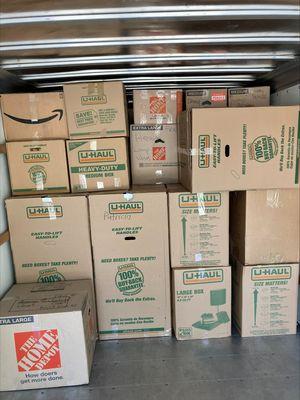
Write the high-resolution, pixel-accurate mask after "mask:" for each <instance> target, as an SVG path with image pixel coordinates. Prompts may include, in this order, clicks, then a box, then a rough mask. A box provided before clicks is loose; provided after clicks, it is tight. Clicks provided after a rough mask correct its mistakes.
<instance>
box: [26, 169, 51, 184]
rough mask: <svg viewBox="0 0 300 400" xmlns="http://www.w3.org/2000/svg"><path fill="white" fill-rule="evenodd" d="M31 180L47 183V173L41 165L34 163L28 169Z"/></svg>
mask: <svg viewBox="0 0 300 400" xmlns="http://www.w3.org/2000/svg"><path fill="white" fill-rule="evenodd" d="M28 173H29V177H30V180H31V181H32V182H33V183H35V184H40V183H41V182H43V183H45V182H46V180H47V173H46V170H45V168H44V167H42V166H41V165H34V166H33V167H31V168H29V170H28Z"/></svg>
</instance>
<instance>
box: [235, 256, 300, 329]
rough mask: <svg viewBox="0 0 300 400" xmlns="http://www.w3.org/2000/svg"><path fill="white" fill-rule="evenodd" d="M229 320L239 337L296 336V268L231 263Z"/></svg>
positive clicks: (295, 265) (297, 275) (290, 266)
mask: <svg viewBox="0 0 300 400" xmlns="http://www.w3.org/2000/svg"><path fill="white" fill-rule="evenodd" d="M232 278H233V280H232V285H233V287H232V290H233V319H234V321H235V324H236V326H237V328H238V330H239V332H240V334H241V336H269V335H285V334H293V333H296V330H297V297H298V279H299V264H269V265H251V266H244V265H242V264H240V263H239V262H238V261H236V260H235V261H234V269H233V271H232Z"/></svg>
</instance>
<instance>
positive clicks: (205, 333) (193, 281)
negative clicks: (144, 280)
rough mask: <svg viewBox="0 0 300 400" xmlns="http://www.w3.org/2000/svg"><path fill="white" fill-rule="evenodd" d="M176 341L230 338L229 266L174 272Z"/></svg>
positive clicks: (193, 268) (176, 270) (174, 325)
mask: <svg viewBox="0 0 300 400" xmlns="http://www.w3.org/2000/svg"><path fill="white" fill-rule="evenodd" d="M172 273H173V329H174V333H175V336H176V339H177V340H188V339H210V338H221V337H227V336H231V267H229V266H228V267H209V268H196V267H191V268H186V269H173V271H172Z"/></svg>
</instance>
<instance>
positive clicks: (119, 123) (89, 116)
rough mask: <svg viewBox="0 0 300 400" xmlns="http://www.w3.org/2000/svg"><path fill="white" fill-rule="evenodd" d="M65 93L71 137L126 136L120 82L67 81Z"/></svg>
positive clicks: (124, 111)
mask: <svg viewBox="0 0 300 400" xmlns="http://www.w3.org/2000/svg"><path fill="white" fill-rule="evenodd" d="M64 94H65V103H66V110H67V120H68V128H69V132H70V137H71V139H89V138H99V137H104V138H106V137H115V136H127V134H128V128H127V111H126V98H125V91H124V86H123V84H122V82H83V83H76V84H67V85H64Z"/></svg>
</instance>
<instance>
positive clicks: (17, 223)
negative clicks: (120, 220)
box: [6, 196, 93, 283]
mask: <svg viewBox="0 0 300 400" xmlns="http://www.w3.org/2000/svg"><path fill="white" fill-rule="evenodd" d="M6 210H7V216H8V224H9V231H10V243H11V247H12V253H13V260H14V266H15V274H16V281H17V283H25V282H26V283H27V282H28V283H29V282H55V281H60V280H72V279H93V266H92V254H91V243H90V232H89V217H88V205H87V199H86V197H84V196H74V197H72V196H64V197H34V198H30V197H27V198H16V199H8V200H6Z"/></svg>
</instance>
